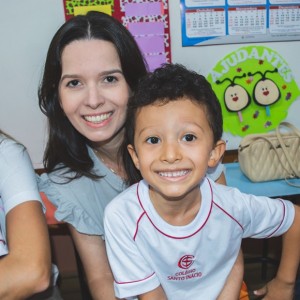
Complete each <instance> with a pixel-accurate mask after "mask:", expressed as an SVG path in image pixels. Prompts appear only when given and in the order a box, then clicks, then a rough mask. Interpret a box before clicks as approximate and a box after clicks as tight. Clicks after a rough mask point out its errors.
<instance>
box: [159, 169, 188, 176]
mask: <svg viewBox="0 0 300 300" xmlns="http://www.w3.org/2000/svg"><path fill="white" fill-rule="evenodd" d="M187 173H188V171H187V170H184V171H176V172H159V175H160V176H163V177H180V176H184V175H185V174H187Z"/></svg>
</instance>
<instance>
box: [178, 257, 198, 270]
mask: <svg viewBox="0 0 300 300" xmlns="http://www.w3.org/2000/svg"><path fill="white" fill-rule="evenodd" d="M193 263H194V255H184V256H182V257H181V258H180V260H179V262H178V267H179V268H181V269H188V268H189V267H190V266H191V265H192V264H193Z"/></svg>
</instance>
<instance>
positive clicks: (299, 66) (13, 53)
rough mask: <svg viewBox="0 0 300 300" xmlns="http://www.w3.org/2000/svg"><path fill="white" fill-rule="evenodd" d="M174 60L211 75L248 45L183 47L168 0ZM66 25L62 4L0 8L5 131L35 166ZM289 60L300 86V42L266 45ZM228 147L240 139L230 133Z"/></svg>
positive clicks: (19, 2)
mask: <svg viewBox="0 0 300 300" xmlns="http://www.w3.org/2000/svg"><path fill="white" fill-rule="evenodd" d="M169 12H170V23H171V24H170V31H171V49H172V53H171V54H172V60H173V62H178V63H182V64H184V65H186V66H187V67H188V68H191V69H194V70H195V71H197V72H200V73H202V74H203V75H207V74H208V73H209V72H210V71H211V70H212V68H213V67H214V65H215V64H216V63H217V62H218V61H219V60H221V59H222V58H223V57H224V56H226V55H227V54H228V53H230V52H232V51H234V50H236V49H238V48H239V47H242V46H245V45H244V44H233V45H213V46H196V47H182V46H181V18H180V5H179V0H169ZM63 22H64V10H63V2H62V0H26V1H24V0H14V1H5V2H4V3H3V4H2V5H1V18H0V37H1V47H0V83H1V88H0V128H1V129H2V130H5V131H7V132H8V133H9V134H11V135H13V136H14V137H15V138H16V139H18V140H19V141H20V142H22V143H24V144H25V146H26V147H27V148H28V151H29V154H30V156H31V158H32V161H33V163H34V166H35V167H36V168H40V167H42V156H43V150H44V147H45V140H46V134H47V131H46V122H45V117H44V116H43V115H42V114H41V112H40V110H39V107H38V98H37V87H38V84H39V81H40V77H41V74H42V70H43V64H44V60H45V57H46V51H47V48H48V45H49V43H50V40H51V38H52V36H53V34H54V33H55V31H56V30H57V29H58V27H59V26H60V25H61V24H62V23H63ZM265 45H266V46H268V47H270V48H273V49H274V50H275V51H277V52H278V53H279V54H281V56H282V57H283V58H284V59H285V60H286V61H287V63H288V64H289V66H290V67H291V69H292V71H293V74H294V76H295V79H296V82H297V83H298V85H300V59H299V51H300V41H296V42H276V43H266V44H265ZM298 112H300V101H295V102H294V104H293V105H292V107H291V108H290V111H289V115H288V120H289V121H292V122H294V123H295V124H296V125H297V126H298V127H300V118H299V117H298V116H297V113H298ZM224 138H225V139H227V140H228V149H235V148H236V147H237V145H238V143H239V141H240V138H239V137H234V136H232V135H230V134H225V135H224Z"/></svg>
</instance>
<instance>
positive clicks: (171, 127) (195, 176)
mask: <svg viewBox="0 0 300 300" xmlns="http://www.w3.org/2000/svg"><path fill="white" fill-rule="evenodd" d="M220 143H221V142H220ZM224 148H225V147H223V146H221V147H220V145H219V146H217V147H215V148H214V145H213V133H212V130H211V128H210V126H209V124H208V121H207V118H206V114H205V110H204V109H203V107H202V106H200V105H198V104H197V103H195V102H194V101H190V100H189V99H186V98H182V99H178V100H176V101H170V102H168V103H167V104H163V105H161V104H160V103H158V104H155V105H149V106H144V107H142V108H140V109H139V110H138V112H137V115H136V127H135V135H134V146H133V145H129V146H128V150H129V152H130V155H131V157H132V159H133V161H134V164H135V166H136V167H137V168H138V169H139V170H140V172H141V174H142V176H143V178H144V179H145V180H146V181H147V182H148V183H149V185H150V189H151V193H152V195H153V193H154V194H155V198H156V199H158V198H163V199H165V200H180V199H183V198H184V197H186V196H192V197H195V196H196V197H197V196H198V197H199V183H200V182H201V181H202V178H203V177H204V176H205V174H206V171H207V167H208V166H209V167H213V166H215V165H216V163H217V162H218V161H219V158H220V157H221V156H222V154H223V151H224Z"/></svg>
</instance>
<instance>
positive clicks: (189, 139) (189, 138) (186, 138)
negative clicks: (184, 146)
mask: <svg viewBox="0 0 300 300" xmlns="http://www.w3.org/2000/svg"><path fill="white" fill-rule="evenodd" d="M195 139H196V137H195V136H194V135H193V134H190V133H189V134H186V135H185V136H184V137H183V140H184V141H186V142H192V141H194V140H195Z"/></svg>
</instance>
